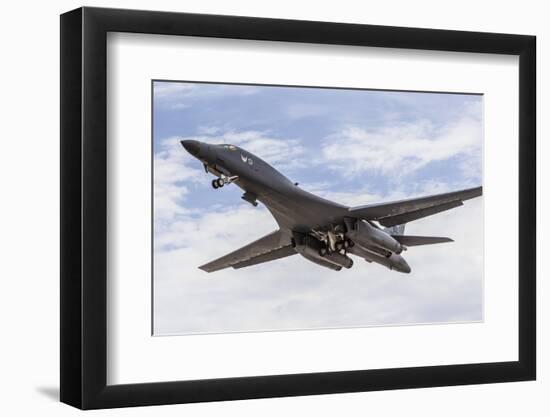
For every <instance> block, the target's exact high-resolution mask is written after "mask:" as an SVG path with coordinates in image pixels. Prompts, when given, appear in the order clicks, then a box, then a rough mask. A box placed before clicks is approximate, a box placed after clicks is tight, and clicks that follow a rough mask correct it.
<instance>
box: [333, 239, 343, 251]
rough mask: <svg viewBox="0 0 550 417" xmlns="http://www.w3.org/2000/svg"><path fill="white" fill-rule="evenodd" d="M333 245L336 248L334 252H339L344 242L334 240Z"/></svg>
mask: <svg viewBox="0 0 550 417" xmlns="http://www.w3.org/2000/svg"><path fill="white" fill-rule="evenodd" d="M334 247H335V249H336V252H340V251H341V250H342V249H344V242H342V241H340V242H336V245H335V246H334Z"/></svg>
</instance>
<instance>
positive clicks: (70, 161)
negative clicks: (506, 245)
mask: <svg viewBox="0 0 550 417" xmlns="http://www.w3.org/2000/svg"><path fill="white" fill-rule="evenodd" d="M108 32H131V33H147V34H163V35H174V36H177V35H186V36H198V37H215V38H235V39H254V40H266V41H285V42H305V43H317V44H332V45H356V46H371V47H383V48H404V49H421V50H441V51H457V52H477V53H490V54H508V55H517V56H519V103H518V109H519V132H518V138H519V154H518V158H519V242H518V244H519V270H518V277H519V291H518V299H519V329H518V332H519V336H518V340H519V350H518V352H519V358H518V359H519V360H518V361H513V362H495V363H477V364H465V365H461V364H451V365H445V366H422V367H411V368H395V369H376V370H356V371H341V372H323V373H307V374H291V375H273V376H255V377H238V378H223V379H208V380H193V381H175V382H161V383H140V384H127V385H107V379H106V375H107V371H106V368H107V343H106V340H107V334H106V330H107V312H106V307H107V303H106V299H107V285H106V280H107V253H106V244H107V180H108V178H107V170H106V168H107V135H106V127H107V111H106V94H107V87H106V85H107V73H106V59H107V58H106V46H107V42H106V39H107V33H108ZM535 45H536V38H535V37H534V36H525V35H510V34H495V33H481V32H462V31H449V30H432V29H416V28H404V27H388V26H372V25H359V24H342V23H326V22H312V21H295V20H280V19H265V18H252V17H236V16H218V15H201V14H186V13H171V12H156V11H137V10H120V9H102V8H88V7H84V8H79V9H77V10H73V11H70V12H67V13H65V14H63V15H61V54H60V56H61V294H60V295H61V309H60V315H61V357H60V359H61V381H60V384H61V401H62V402H64V403H67V404H70V405H72V406H75V407H78V408H81V409H94V408H111V407H124V406H142V405H155V404H174V403H190V402H201V401H219V400H238V399H250V398H267V397H283V396H298V395H314V394H328V393H344V392H357V391H375V390H388V389H401V388H421V387H434V386H449V385H463V384H482V383H496V382H507V381H525V380H533V379H535V377H536V314H535V310H536V259H535V257H536V255H535V254H536V145H535V134H536V132H535V122H536V120H535V117H536V116H535V107H536V97H535V94H536V92H535V86H536V84H535V83H536V81H535V79H536V77H535V61H536V56H535V53H536V52H535V50H536V47H535Z"/></svg>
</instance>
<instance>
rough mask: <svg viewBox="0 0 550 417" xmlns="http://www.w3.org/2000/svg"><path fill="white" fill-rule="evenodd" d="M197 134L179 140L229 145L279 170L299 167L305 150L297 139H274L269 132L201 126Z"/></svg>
mask: <svg viewBox="0 0 550 417" xmlns="http://www.w3.org/2000/svg"><path fill="white" fill-rule="evenodd" d="M199 133H200V135H196V136H187V137H184V138H181V139H194V140H198V141H201V142H207V143H212V144H219V143H231V144H233V145H236V146H240V147H242V148H244V149H246V150H247V151H249V152H251V153H253V154H255V155H257V156H259V157H261V158H262V159H263V160H265V161H266V162H268V163H270V164H272V165H274V166H275V167H276V168H278V169H281V170H284V169H290V168H293V167H296V166H301V165H302V163H303V159H302V158H303V156H304V154H305V149H304V147H303V146H302V145H301V144H300V141H299V140H298V139H292V138H281V137H275V136H273V135H271V134H270V133H269V132H263V131H255V130H244V131H235V130H223V129H222V128H219V127H216V126H212V127H209V126H202V127H201V128H200V130H199Z"/></svg>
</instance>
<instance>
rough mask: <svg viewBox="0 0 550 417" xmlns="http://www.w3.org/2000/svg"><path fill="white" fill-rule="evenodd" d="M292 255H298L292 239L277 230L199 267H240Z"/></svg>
mask: <svg viewBox="0 0 550 417" xmlns="http://www.w3.org/2000/svg"><path fill="white" fill-rule="evenodd" d="M291 255H296V251H295V250H294V248H293V247H292V246H291V243H290V239H289V238H288V236H286V235H285V234H283V233H282V232H281V231H280V230H277V231H275V232H272V233H270V234H268V235H266V236H264V237H261V238H260V239H258V240H255V241H254V242H252V243H249V244H248V245H246V246H243V247H242V248H240V249H237V250H236V251H233V252H231V253H229V254H227V255H225V256H222V257H221V258H218V259H216V260H214V261H212V262H209V263H207V264H204V265H202V266H199V268H200V269H202V270H203V271H206V272H215V271H219V270H220V269H225V268H229V267H232V268H233V269H239V268H244V267H246V266H251V265H257V264H260V263H263V262H268V261H273V260H275V259H280V258H284V257H287V256H291Z"/></svg>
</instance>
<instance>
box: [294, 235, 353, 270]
mask: <svg viewBox="0 0 550 417" xmlns="http://www.w3.org/2000/svg"><path fill="white" fill-rule="evenodd" d="M294 243H295V245H296V246H295V248H296V252H298V253H299V254H300V255H302V256H303V257H304V258H306V259H308V260H310V261H312V262H315V263H317V264H319V265H323V266H327V265H325V264H327V263H328V264H331V265H334V266H337V267H339V268H342V267H344V268H348V269H349V268H351V267H352V266H353V260H352V259H351V258H348V257H347V256H346V255H342V254H341V253H337V252H334V253H327V254H326V255H324V256H323V255H321V254H320V251H321V248H322V247H323V244H322V243H321V242H320V241H319V240H317V239H315V238H314V237H312V236H309V235H303V234H298V233H295V234H294ZM327 267H328V266H327ZM331 269H335V268H331Z"/></svg>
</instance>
